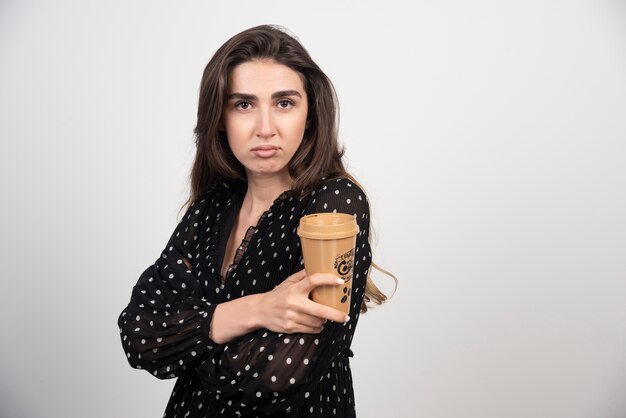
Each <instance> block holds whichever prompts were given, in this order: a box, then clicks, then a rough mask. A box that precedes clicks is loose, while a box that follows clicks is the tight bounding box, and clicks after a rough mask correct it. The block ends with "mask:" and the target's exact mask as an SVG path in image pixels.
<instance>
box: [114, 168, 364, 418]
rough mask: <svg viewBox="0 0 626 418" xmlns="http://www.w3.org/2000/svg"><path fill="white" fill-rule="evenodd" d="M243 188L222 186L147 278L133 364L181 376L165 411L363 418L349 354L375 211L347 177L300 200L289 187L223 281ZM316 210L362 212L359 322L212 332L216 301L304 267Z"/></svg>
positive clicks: (123, 324) (268, 285) (127, 313)
mask: <svg viewBox="0 0 626 418" xmlns="http://www.w3.org/2000/svg"><path fill="white" fill-rule="evenodd" d="M244 194H245V183H244V184H242V183H232V184H228V185H226V184H225V185H222V186H220V187H217V188H215V190H213V191H211V192H209V193H208V194H207V195H205V196H204V198H203V199H201V200H200V201H198V202H195V203H194V204H193V205H192V206H191V207H189V209H188V210H187V212H186V213H185V216H184V217H183V219H182V221H181V222H180V224H179V225H178V226H177V228H176V230H175V231H174V233H173V234H172V237H171V238H170V241H169V242H168V244H167V246H166V247H165V250H164V251H163V253H162V254H161V257H159V259H158V260H157V261H156V262H155V264H154V265H152V266H150V267H149V268H148V269H146V271H145V272H144V273H143V274H142V275H141V277H140V278H139V280H138V282H137V284H136V285H135V287H134V288H133V292H132V295H131V300H130V303H129V304H128V306H127V307H126V309H125V310H124V311H123V312H122V314H121V315H120V317H119V320H118V325H119V327H120V332H121V339H122V346H123V347H124V350H125V352H126V355H127V360H128V362H129V363H130V364H131V365H132V366H133V367H135V368H138V369H145V370H146V371H148V372H149V373H151V374H153V375H154V376H156V377H158V378H161V379H165V378H172V377H177V378H178V380H177V382H176V385H175V387H174V390H173V392H172V396H171V398H170V401H169V403H168V405H167V408H166V411H165V414H164V417H167V418H169V417H190V418H200V417H238V416H246V417H248V416H249V417H254V416H258V417H267V416H273V417H327V416H333V417H335V416H336V417H354V416H355V407H354V401H353V399H354V395H353V389H352V376H351V373H350V365H349V357H350V356H351V351H350V349H349V347H350V345H351V342H352V337H353V334H354V330H355V328H356V323H357V321H358V318H359V310H360V305H361V302H362V300H363V294H364V289H365V280H366V277H367V272H368V270H369V267H370V263H371V253H370V247H369V243H368V235H369V207H368V203H367V199H366V197H365V194H364V193H363V191H362V190H361V189H360V188H359V187H357V186H356V185H355V184H353V183H352V182H351V181H350V180H347V179H343V178H340V179H330V180H326V181H324V182H323V183H321V184H320V186H319V187H318V188H317V189H316V190H314V191H312V192H311V193H310V194H309V195H307V196H305V197H303V198H301V199H297V198H295V197H293V196H292V195H291V194H290V193H288V192H286V193H284V194H283V195H281V196H280V197H279V198H278V199H276V201H275V202H274V204H273V205H272V207H271V208H270V209H269V210H268V211H267V212H266V213H265V214H264V216H262V217H261V220H260V221H259V223H258V224H257V225H256V227H255V229H254V230H253V231H252V232H253V233H251V234H250V237H248V238H247V241H246V240H244V241H245V242H243V243H242V254H240V256H241V257H239V260H238V261H237V263H236V264H234V265H233V266H232V269H229V273H228V277H227V279H226V281H225V282H224V283H222V279H221V277H220V276H219V271H220V267H221V259H222V257H223V255H222V254H223V252H224V246H225V242H224V239H222V237H225V236H226V237H227V236H228V235H227V234H228V232H229V231H230V229H231V228H232V224H233V220H234V217H235V215H236V213H237V210H238V208H239V205H240V204H241V201H242V200H243V196H244ZM317 212H343V213H350V214H353V215H354V216H355V218H356V220H357V222H358V224H359V228H360V231H361V232H360V233H359V235H358V236H357V248H356V254H355V260H357V262H356V263H355V270H354V276H353V277H354V279H353V280H354V283H353V293H352V301H351V304H352V306H351V307H350V318H351V320H350V322H349V323H347V324H337V323H333V322H330V321H329V322H327V323H326V324H325V328H324V330H323V331H322V333H321V334H318V335H312V334H276V333H273V332H271V331H269V330H265V329H261V330H258V331H256V332H253V333H250V334H248V335H245V336H243V337H240V338H239V339H237V340H235V341H232V342H230V343H227V344H222V345H219V344H216V343H214V342H213V341H211V340H210V339H209V338H208V335H209V326H210V322H211V318H212V315H213V312H214V309H215V307H216V306H217V304H219V303H221V302H225V301H227V300H231V299H234V298H237V297H241V296H244V295H249V294H254V293H261V292H267V291H270V290H272V289H273V288H274V287H275V286H276V285H278V284H279V283H280V282H282V281H283V280H284V279H286V278H287V277H288V276H289V275H291V274H292V273H294V272H296V271H298V270H301V269H302V267H303V263H302V253H301V250H300V243H299V237H298V236H297V234H296V228H297V226H298V222H299V219H300V217H302V216H304V215H307V214H311V213H317Z"/></svg>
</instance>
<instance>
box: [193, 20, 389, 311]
mask: <svg viewBox="0 0 626 418" xmlns="http://www.w3.org/2000/svg"><path fill="white" fill-rule="evenodd" d="M254 60H272V61H275V62H277V63H279V64H282V65H285V66H287V67H289V68H291V69H292V70H294V71H295V72H296V73H298V74H299V75H300V77H301V78H302V81H303V83H304V88H305V91H306V95H307V99H308V109H309V111H308V116H307V128H306V130H305V132H304V137H303V138H302V143H301V145H300V147H299V148H298V150H297V151H296V153H295V155H294V156H293V158H292V159H291V161H289V164H288V170H289V174H290V176H291V178H293V179H294V183H293V186H292V190H293V192H294V193H295V194H296V195H304V194H307V193H308V192H310V191H311V190H312V189H313V188H314V187H315V186H316V185H317V184H318V183H319V181H320V179H321V178H323V177H327V178H332V177H339V176H342V177H347V178H350V179H352V180H353V181H354V179H353V178H352V176H351V175H350V174H349V173H347V172H346V169H345V167H344V165H343V162H342V157H343V149H342V148H341V147H340V146H339V143H338V140H337V126H338V119H339V111H338V109H339V106H338V102H337V94H336V92H335V88H334V87H333V84H332V82H331V81H330V79H329V78H328V77H327V76H326V74H324V72H323V71H322V70H321V69H320V68H319V66H318V65H317V64H316V63H315V62H314V61H313V59H312V58H311V56H310V55H309V53H308V52H307V51H306V49H305V48H304V47H303V46H302V45H301V44H300V42H298V41H297V40H296V39H295V38H294V37H292V36H291V35H289V34H288V33H286V31H285V30H284V29H282V28H280V27H278V26H271V25H261V26H257V27H254V28H250V29H247V30H245V31H243V32H240V33H238V34H237V35H235V36H233V37H232V38H230V39H229V40H228V41H226V42H225V43H224V44H223V45H222V46H221V47H220V48H219V49H218V50H217V51H216V52H215V54H214V55H213V57H212V58H211V60H210V61H209V63H208V64H207V66H206V68H205V69H204V73H203V75H202V81H201V84H200V97H199V103H198V121H197V124H196V127H195V129H194V134H195V137H196V156H195V160H194V163H193V167H192V170H191V193H190V196H189V200H188V201H187V203H191V202H193V201H196V200H197V199H199V198H200V197H201V196H203V195H204V194H206V193H207V192H208V191H209V190H210V189H211V188H213V187H214V186H216V185H217V184H219V183H221V182H223V181H227V180H236V179H242V180H244V179H245V178H246V172H245V169H244V167H243V165H242V164H241V163H240V162H239V161H237V159H236V158H235V156H234V155H233V153H232V151H231V150H230V147H229V146H228V141H227V139H226V135H225V132H223V130H222V129H220V124H221V118H222V111H223V107H224V105H225V103H226V101H227V100H226V97H227V94H228V81H229V75H230V73H231V71H232V70H233V69H234V68H235V67H236V66H237V65H239V64H242V63H244V62H248V61H254ZM357 184H358V183H357ZM374 266H376V265H375V264H374ZM386 299H387V297H386V296H385V295H384V294H383V293H382V292H381V291H380V290H379V289H378V288H377V287H376V285H375V284H374V283H373V282H372V280H371V279H370V277H369V275H368V279H367V285H366V289H365V298H364V302H363V305H362V307H361V310H362V311H363V312H365V311H367V306H366V305H365V302H369V301H373V302H375V303H377V304H381V303H383V302H384V301H385V300H386Z"/></svg>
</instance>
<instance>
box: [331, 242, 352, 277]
mask: <svg viewBox="0 0 626 418" xmlns="http://www.w3.org/2000/svg"><path fill="white" fill-rule="evenodd" d="M353 258H354V248H353V249H351V250H350V251H348V252H347V253H345V254H341V255H340V256H338V257H337V258H335V266H334V267H335V270H336V271H337V273H339V276H341V278H342V279H343V280H344V281H345V282H346V283H348V282H349V281H350V280H352V274H351V273H350V272H351V271H352V266H353V262H352V259H353Z"/></svg>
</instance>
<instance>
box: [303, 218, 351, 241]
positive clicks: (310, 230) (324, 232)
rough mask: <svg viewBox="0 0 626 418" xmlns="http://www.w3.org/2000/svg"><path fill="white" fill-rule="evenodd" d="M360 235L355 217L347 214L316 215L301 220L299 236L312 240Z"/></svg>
mask: <svg viewBox="0 0 626 418" xmlns="http://www.w3.org/2000/svg"><path fill="white" fill-rule="evenodd" d="M358 233H359V225H358V224H357V223H356V219H354V216H353V215H349V214H347V213H314V214H311V215H306V216H303V217H302V218H300V225H299V226H298V235H299V236H300V237H304V238H312V239H341V238H347V237H350V236H353V235H356V234H358Z"/></svg>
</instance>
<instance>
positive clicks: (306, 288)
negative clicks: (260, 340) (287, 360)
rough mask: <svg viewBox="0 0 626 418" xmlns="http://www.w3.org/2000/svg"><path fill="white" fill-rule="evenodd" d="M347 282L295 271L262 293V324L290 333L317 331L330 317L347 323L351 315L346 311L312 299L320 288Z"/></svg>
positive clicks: (260, 302)
mask: <svg viewBox="0 0 626 418" xmlns="http://www.w3.org/2000/svg"><path fill="white" fill-rule="evenodd" d="M343 284H344V281H343V280H342V279H340V278H338V277H337V276H335V275H333V274H330V273H316V274H312V275H307V274H306V273H305V271H304V270H300V271H299V272H297V273H294V274H292V275H291V276H289V277H288V278H287V279H285V280H284V281H283V282H282V283H281V284H279V285H278V286H276V287H275V288H274V289H273V290H271V291H269V292H266V293H262V294H260V295H259V298H258V300H257V304H256V310H257V314H258V317H257V319H258V321H259V325H260V327H261V328H267V329H269V330H270V331H274V332H282V333H287V334H293V333H297V332H302V333H307V334H317V333H319V332H321V331H322V329H323V323H324V322H326V320H331V321H334V322H339V323H344V322H347V321H348V320H349V319H350V318H349V317H348V315H346V314H345V313H343V312H341V311H339V310H337V309H335V308H331V307H330V306H326V305H322V304H320V303H316V302H313V301H312V300H310V299H309V293H310V292H311V290H313V289H315V288H316V287H319V286H341V285H343Z"/></svg>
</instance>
